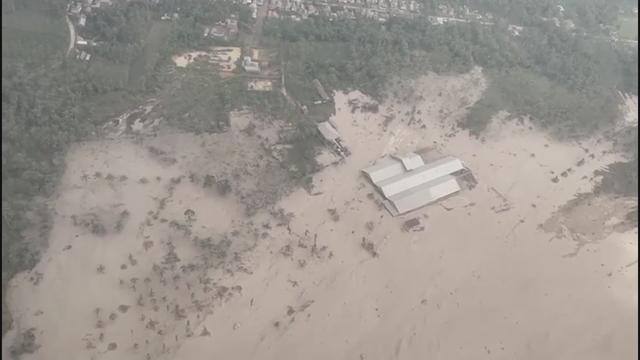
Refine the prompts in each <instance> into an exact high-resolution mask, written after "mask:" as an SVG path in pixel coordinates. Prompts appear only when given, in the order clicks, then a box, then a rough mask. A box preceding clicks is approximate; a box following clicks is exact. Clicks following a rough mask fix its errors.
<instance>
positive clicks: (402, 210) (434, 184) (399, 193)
mask: <svg viewBox="0 0 640 360" xmlns="http://www.w3.org/2000/svg"><path fill="white" fill-rule="evenodd" d="M362 171H363V172H364V173H365V174H366V175H367V177H368V178H369V179H370V180H371V182H372V183H373V184H374V185H375V186H376V188H377V189H378V191H379V192H380V193H381V194H382V195H383V196H384V197H385V200H384V201H383V204H384V206H385V207H386V209H387V210H388V211H389V213H391V215H393V216H397V215H402V214H406V213H408V212H410V211H413V210H416V209H419V208H421V207H423V206H426V205H429V204H431V203H434V202H436V201H438V200H440V199H443V198H445V197H447V196H450V195H453V194H456V193H457V192H459V191H460V190H461V187H460V184H459V182H458V179H457V175H460V174H463V173H466V172H468V170H466V168H465V166H464V164H463V163H462V161H460V160H459V159H457V158H454V157H451V156H447V157H444V158H441V159H439V160H436V161H433V162H430V163H427V164H425V163H424V160H423V159H422V157H421V156H420V155H418V154H416V153H408V154H404V155H394V156H392V157H386V158H383V159H381V160H379V161H378V162H377V163H376V164H375V165H373V166H370V167H368V168H366V169H363V170H362Z"/></svg>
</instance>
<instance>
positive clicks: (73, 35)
mask: <svg viewBox="0 0 640 360" xmlns="http://www.w3.org/2000/svg"><path fill="white" fill-rule="evenodd" d="M64 19H65V20H66V21H67V26H68V27H69V47H68V48H67V56H68V55H69V53H70V52H71V50H73V45H74V44H75V42H76V29H75V27H74V26H73V23H72V22H71V19H69V16H68V15H65V17H64Z"/></svg>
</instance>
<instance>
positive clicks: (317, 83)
mask: <svg viewBox="0 0 640 360" xmlns="http://www.w3.org/2000/svg"><path fill="white" fill-rule="evenodd" d="M312 83H313V86H315V88H316V91H318V94H320V97H321V98H322V100H324V101H329V100H330V98H329V95H327V92H326V91H324V87H322V84H321V83H320V80H318V79H313V81H312Z"/></svg>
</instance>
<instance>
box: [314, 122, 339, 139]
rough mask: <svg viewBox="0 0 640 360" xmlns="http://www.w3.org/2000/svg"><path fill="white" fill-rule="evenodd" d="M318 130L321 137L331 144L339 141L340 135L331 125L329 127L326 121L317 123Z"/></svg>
mask: <svg viewBox="0 0 640 360" xmlns="http://www.w3.org/2000/svg"><path fill="white" fill-rule="evenodd" d="M318 130H319V131H320V134H321V135H322V137H323V138H324V139H325V140H327V141H329V142H333V141H336V140H337V139H340V134H339V133H338V130H336V128H334V127H333V125H331V124H330V123H329V122H328V121H323V122H321V123H319V124H318Z"/></svg>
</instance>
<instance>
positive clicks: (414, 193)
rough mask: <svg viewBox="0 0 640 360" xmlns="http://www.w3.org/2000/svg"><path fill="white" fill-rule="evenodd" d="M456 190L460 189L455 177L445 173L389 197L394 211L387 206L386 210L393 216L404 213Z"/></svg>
mask: <svg viewBox="0 0 640 360" xmlns="http://www.w3.org/2000/svg"><path fill="white" fill-rule="evenodd" d="M458 191H460V185H459V184H458V181H457V180H456V178H455V177H453V176H451V175H445V176H442V177H439V178H437V179H435V180H432V181H429V182H427V183H424V184H421V185H418V186H416V187H413V188H411V189H408V190H406V191H403V192H401V193H398V194H396V195H393V196H391V197H389V201H390V202H391V203H392V204H393V208H395V211H392V210H394V209H389V207H387V210H389V212H390V213H391V215H393V216H396V215H397V214H404V213H407V212H409V211H412V210H415V209H418V208H421V207H423V206H425V205H428V204H430V203H432V202H434V201H437V200H438V199H441V198H443V197H445V196H448V195H451V194H454V193H456V192H458Z"/></svg>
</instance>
